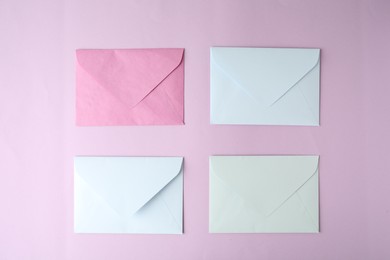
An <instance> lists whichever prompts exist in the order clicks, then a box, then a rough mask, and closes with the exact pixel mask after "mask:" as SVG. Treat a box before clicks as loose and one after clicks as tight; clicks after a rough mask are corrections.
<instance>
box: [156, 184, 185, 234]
mask: <svg viewBox="0 0 390 260" xmlns="http://www.w3.org/2000/svg"><path fill="white" fill-rule="evenodd" d="M172 181H173V180H172ZM161 200H162V202H163V203H164V206H165V208H166V209H167V210H168V212H169V214H170V215H171V217H172V218H173V220H174V221H175V223H176V225H177V227H178V228H179V229H181V231H183V230H182V226H181V225H180V224H179V221H178V220H177V219H176V217H175V216H174V215H173V213H172V211H171V210H170V208H169V207H168V204H167V203H166V201H165V200H164V198H161Z"/></svg>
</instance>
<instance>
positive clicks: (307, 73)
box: [270, 56, 320, 107]
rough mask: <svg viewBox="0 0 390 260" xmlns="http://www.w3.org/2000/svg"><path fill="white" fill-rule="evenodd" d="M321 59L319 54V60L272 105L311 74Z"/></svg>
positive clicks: (273, 103)
mask: <svg viewBox="0 0 390 260" xmlns="http://www.w3.org/2000/svg"><path fill="white" fill-rule="evenodd" d="M319 61H320V57H319V56H318V59H317V62H316V63H315V64H314V66H313V67H312V68H311V69H310V70H309V71H307V72H306V73H305V74H304V75H303V76H302V77H301V78H300V79H299V80H298V81H297V82H295V83H294V84H293V85H292V86H291V87H290V88H289V89H287V90H286V91H285V92H284V93H283V94H282V95H281V96H280V97H279V98H277V99H276V100H275V101H274V102H272V104H271V105H270V107H271V106H273V105H275V104H276V103H277V102H278V101H279V100H281V99H282V98H283V97H284V96H285V95H286V94H287V93H288V92H290V91H291V90H292V89H293V88H294V87H295V86H296V85H297V84H298V83H299V82H301V81H302V80H303V79H304V78H305V77H306V76H307V75H309V73H310V72H312V71H313V70H314V69H315V68H316V67H317V65H318V63H319Z"/></svg>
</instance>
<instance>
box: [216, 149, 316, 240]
mask: <svg viewBox="0 0 390 260" xmlns="http://www.w3.org/2000/svg"><path fill="white" fill-rule="evenodd" d="M318 159H319V157H318V156H212V157H210V205H209V206H210V212H209V214H210V215H209V231H210V232H211V233H316V232H319V216H318V211H319V210H318Z"/></svg>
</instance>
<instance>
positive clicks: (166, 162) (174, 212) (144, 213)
mask: <svg viewBox="0 0 390 260" xmlns="http://www.w3.org/2000/svg"><path fill="white" fill-rule="evenodd" d="M74 168H75V173H74V203H75V204H74V231H75V232H76V233H149V234H181V233H183V232H182V230H183V225H182V223H183V218H182V214H183V213H182V212H183V158H182V157H83V156H80V157H75V158H74Z"/></svg>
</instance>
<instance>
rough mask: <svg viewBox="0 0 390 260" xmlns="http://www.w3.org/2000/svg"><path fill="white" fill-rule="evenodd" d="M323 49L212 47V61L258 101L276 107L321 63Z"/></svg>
mask: <svg viewBox="0 0 390 260" xmlns="http://www.w3.org/2000/svg"><path fill="white" fill-rule="evenodd" d="M319 58H320V50H319V49H299V48H296V49H295V48H227V47H214V48H211V60H212V62H214V64H215V65H216V66H217V68H219V69H220V70H222V71H223V72H224V74H226V75H228V76H229V77H230V78H232V79H233V80H234V82H235V83H236V84H237V85H238V87H240V88H243V89H244V90H245V91H246V92H247V93H249V94H250V95H252V96H253V97H254V98H255V99H256V100H258V101H259V102H260V103H263V104H264V105H268V106H269V105H272V104H273V103H274V102H276V101H277V100H278V99H280V98H281V97H282V96H283V95H284V94H285V93H286V92H287V91H289V89H290V88H292V87H294V86H295V84H297V83H298V82H299V81H300V80H301V79H302V78H303V77H305V75H306V74H308V73H309V72H310V71H311V70H312V69H313V68H314V67H315V66H316V65H317V64H318V63H319Z"/></svg>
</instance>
